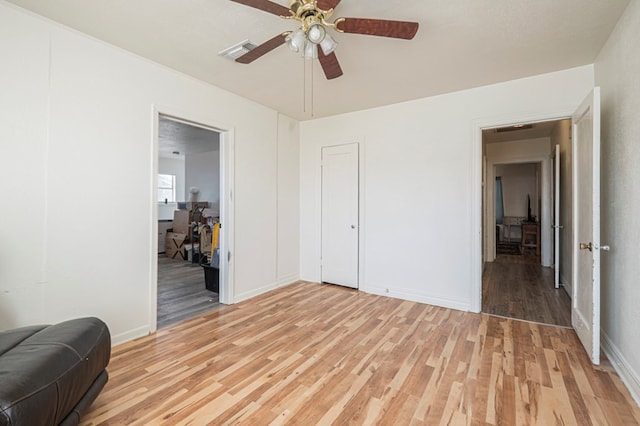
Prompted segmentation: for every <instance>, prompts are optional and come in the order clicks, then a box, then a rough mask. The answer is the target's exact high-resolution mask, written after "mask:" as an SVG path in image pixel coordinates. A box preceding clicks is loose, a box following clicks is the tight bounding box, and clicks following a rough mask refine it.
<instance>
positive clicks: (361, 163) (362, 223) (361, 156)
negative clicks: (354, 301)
mask: <svg viewBox="0 0 640 426" xmlns="http://www.w3.org/2000/svg"><path fill="white" fill-rule="evenodd" d="M354 143H355V144H357V145H358V180H359V185H358V221H359V229H358V290H365V288H366V287H367V281H366V271H365V269H366V268H364V266H363V265H365V260H366V244H365V233H366V214H365V211H364V208H363V207H362V206H364V205H365V202H366V179H365V176H366V173H365V169H366V151H367V144H366V138H365V137H364V136H361V137H354V138H352V139H351V138H349V139H342V140H337V141H335V142H333V143H331V142H327V143H320V144H318V145H317V146H316V147H315V148H314V150H315V154H314V158H315V164H314V169H315V170H314V172H315V175H314V181H315V185H316V188H318V189H319V190H318V193H317V195H316V198H315V203H316V204H315V206H314V210H313V211H314V212H315V219H314V222H315V224H316V226H315V238H316V240H315V241H317V244H314V247H315V250H317V251H316V255H317V261H316V262H314V269H315V272H314V276H315V277H316V278H314V279H315V280H316V281H318V282H320V281H321V280H322V268H321V266H320V265H321V262H322V259H321V256H322V230H321V228H322V149H323V148H327V147H332V146H340V145H349V144H354ZM366 291H367V292H369V293H376V291H375V289H371V288H366Z"/></svg>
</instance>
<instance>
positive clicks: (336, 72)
mask: <svg viewBox="0 0 640 426" xmlns="http://www.w3.org/2000/svg"><path fill="white" fill-rule="evenodd" d="M231 1H233V2H235V3H240V4H244V5H245V6H251V7H254V8H256V9H260V10H262V11H264V12H268V13H272V14H274V15H278V16H280V17H281V18H284V19H294V20H296V21H298V22H300V28H298V29H297V30H295V31H292V32H286V33H283V34H280V35H278V36H276V37H274V38H272V39H271V40H268V41H267V42H265V43H263V44H262V45H260V46H258V47H257V48H256V49H254V50H252V51H251V52H249V53H247V54H245V55H243V56H241V57H239V58H237V59H236V61H237V62H240V63H243V64H248V63H251V62H253V61H255V60H256V59H258V58H260V57H261V56H263V55H265V54H266V53H268V52H270V51H271V50H273V49H275V48H276V47H278V46H280V45H282V44H286V45H287V46H288V47H289V49H291V50H292V51H293V52H296V53H301V54H302V56H303V57H304V58H305V59H319V60H320V65H321V66H322V69H323V71H324V73H325V76H326V77H327V79H329V80H331V79H333V78H337V77H340V76H341V75H342V69H341V68H340V64H339V62H338V59H337V57H336V55H335V52H334V51H335V49H336V47H337V46H338V43H337V42H336V41H335V40H334V39H333V37H331V35H330V34H329V33H328V29H329V28H333V29H334V30H336V31H338V32H341V33H342V32H343V33H351V34H366V35H373V36H380V37H391V38H399V39H405V40H411V39H412V38H413V37H414V36H415V35H416V32H417V31H418V26H419V25H418V23H417V22H404V21H389V20H383V19H364V18H338V19H336V20H335V21H333V22H328V21H327V20H328V19H329V18H330V17H331V15H333V10H334V8H335V7H336V6H338V4H340V1H341V0H290V1H289V8H288V9H287V8H286V7H284V6H282V5H280V4H278V3H274V2H272V1H270V0H231ZM318 47H320V49H318Z"/></svg>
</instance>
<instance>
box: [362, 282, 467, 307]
mask: <svg viewBox="0 0 640 426" xmlns="http://www.w3.org/2000/svg"><path fill="white" fill-rule="evenodd" d="M359 290H360V291H363V292H365V293H371V294H376V295H378V296H386V297H393V298H394V299H403V300H408V301H410V302H417V303H425V304H427V305H434V306H440V307H442V308H449V309H455V310H458V311H465V312H469V310H470V309H471V305H470V304H469V303H460V302H458V301H455V300H450V299H444V298H440V297H432V296H425V295H423V294H417V293H413V292H408V291H402V290H395V289H391V288H389V289H387V288H384V287H377V286H371V285H367V286H360V288H359Z"/></svg>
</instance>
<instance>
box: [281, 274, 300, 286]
mask: <svg viewBox="0 0 640 426" xmlns="http://www.w3.org/2000/svg"><path fill="white" fill-rule="evenodd" d="M296 281H300V275H299V274H289V275H285V276H283V277H281V278H278V287H283V286H286V285H289V284H293V283H295V282H296Z"/></svg>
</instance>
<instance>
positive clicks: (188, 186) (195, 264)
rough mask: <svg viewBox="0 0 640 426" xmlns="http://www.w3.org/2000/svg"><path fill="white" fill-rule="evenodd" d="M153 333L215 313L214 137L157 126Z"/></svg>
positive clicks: (172, 124) (180, 124) (177, 123)
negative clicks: (155, 321) (155, 323)
mask: <svg viewBox="0 0 640 426" xmlns="http://www.w3.org/2000/svg"><path fill="white" fill-rule="evenodd" d="M158 146H159V150H158V152H159V156H158V328H164V327H167V326H168V325H171V324H175V323H177V322H180V321H183V320H185V319H188V318H193V317H195V316H198V315H201V314H204V313H207V312H210V311H211V310H213V309H216V308H219V307H220V306H221V304H220V303H219V301H220V298H219V293H220V285H219V276H220V273H219V265H220V262H219V260H220V252H219V250H220V248H219V243H218V241H219V237H220V231H221V226H220V134H219V133H217V132H215V131H214V130H211V129H207V128H203V127H200V126H197V125H195V124H190V123H187V122H185V121H184V120H178V119H175V118H169V117H164V116H160V118H159V120H158Z"/></svg>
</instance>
